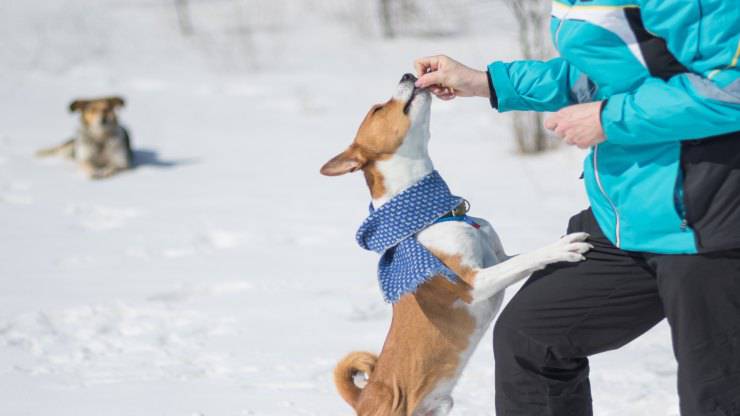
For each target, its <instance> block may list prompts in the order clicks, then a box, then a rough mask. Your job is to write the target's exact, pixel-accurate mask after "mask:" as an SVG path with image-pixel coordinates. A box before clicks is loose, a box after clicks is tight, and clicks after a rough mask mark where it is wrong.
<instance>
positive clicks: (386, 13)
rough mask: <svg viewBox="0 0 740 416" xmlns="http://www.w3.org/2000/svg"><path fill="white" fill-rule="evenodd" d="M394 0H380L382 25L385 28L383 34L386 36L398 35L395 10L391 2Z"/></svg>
mask: <svg viewBox="0 0 740 416" xmlns="http://www.w3.org/2000/svg"><path fill="white" fill-rule="evenodd" d="M392 2H393V0H380V9H379V12H380V25H381V27H382V28H383V36H385V37H386V38H393V37H396V31H395V28H394V25H393V10H392V9H391V3H392Z"/></svg>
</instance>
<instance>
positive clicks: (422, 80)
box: [416, 71, 445, 88]
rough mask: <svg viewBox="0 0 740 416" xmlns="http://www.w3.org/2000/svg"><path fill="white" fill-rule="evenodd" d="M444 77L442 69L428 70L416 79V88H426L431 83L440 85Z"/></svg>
mask: <svg viewBox="0 0 740 416" xmlns="http://www.w3.org/2000/svg"><path fill="white" fill-rule="evenodd" d="M444 79H445V74H443V73H442V71H434V72H428V73H426V74H424V75H422V76H421V77H419V79H418V80H416V86H417V87H418V88H426V87H429V86H431V85H440V86H442V85H443V84H444Z"/></svg>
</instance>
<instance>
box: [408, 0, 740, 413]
mask: <svg viewBox="0 0 740 416" xmlns="http://www.w3.org/2000/svg"><path fill="white" fill-rule="evenodd" d="M551 33H552V38H553V42H554V44H555V47H556V49H557V50H558V51H559V54H560V57H558V58H555V59H552V60H549V61H514V62H499V61H497V62H493V63H492V64H490V65H489V66H488V68H487V71H477V70H474V69H471V68H468V67H466V66H464V65H462V64H460V63H459V62H456V61H454V60H452V59H450V58H448V57H446V56H443V55H440V56H432V57H427V58H421V59H418V60H417V61H416V69H417V72H418V73H419V80H418V81H417V86H418V87H426V88H430V89H431V91H432V92H433V93H434V94H435V95H436V96H438V97H439V98H441V99H444V100H449V99H453V98H455V97H458V96H482V97H488V98H490V102H491V105H492V106H493V107H494V108H496V109H498V111H501V112H505V111H512V110H517V111H541V112H552V113H553V114H551V115H549V116H548V117H547V118H546V119H545V127H546V128H548V129H549V130H551V131H553V132H554V134H555V135H557V136H559V137H560V138H562V139H563V140H564V141H565V142H566V143H568V144H571V145H576V146H578V147H580V148H584V149H585V148H590V152H589V153H588V156H587V157H586V159H585V161H584V166H583V171H584V175H583V179H584V184H585V188H586V192H587V195H588V198H589V202H590V205H591V207H590V208H589V209H588V210H586V211H583V212H581V213H579V214H577V215H576V216H574V217H573V218H572V219H571V221H570V224H569V226H568V230H569V231H570V232H572V231H587V232H589V233H590V234H591V241H592V243H593V244H594V246H595V248H594V250H592V252H591V253H589V254H588V256H587V258H588V260H587V261H585V262H583V263H578V264H574V265H556V266H553V267H549V268H547V269H545V270H543V271H542V272H538V273H536V274H534V275H533V276H532V277H531V278H530V280H529V281H528V282H527V283H526V284H525V285H524V287H523V288H522V289H521V290H520V291H519V293H517V295H516V296H515V297H514V298H513V299H512V301H511V302H510V303H509V305H507V307H506V309H505V310H504V312H503V313H502V315H501V317H500V318H499V320H498V322H497V324H496V328H495V331H494V351H495V356H496V408H497V412H498V414H500V415H520V414H521V415H525V414H526V415H590V414H591V413H592V410H591V396H590V389H589V385H588V360H587V357H588V356H590V355H593V354H596V353H599V352H602V351H606V350H610V349H614V348H618V347H621V346H622V345H624V344H626V343H628V342H629V341H631V340H632V339H634V338H636V337H637V336H639V335H640V334H642V333H644V332H645V331H647V330H648V329H649V328H650V327H652V326H654V325H655V324H656V323H657V322H659V321H660V320H662V319H663V318H667V319H668V323H669V324H670V326H671V331H672V336H673V339H672V341H673V347H674V352H675V355H676V358H677V361H678V365H679V367H678V368H679V370H678V392H679V397H680V406H681V411H682V414H684V415H740V65H739V63H738V61H739V60H740V3H739V2H738V0H633V1H625V0H558V1H554V2H553V3H552V18H551Z"/></svg>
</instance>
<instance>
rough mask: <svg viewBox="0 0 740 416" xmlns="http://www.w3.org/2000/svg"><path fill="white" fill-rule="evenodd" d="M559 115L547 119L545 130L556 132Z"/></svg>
mask: <svg viewBox="0 0 740 416" xmlns="http://www.w3.org/2000/svg"><path fill="white" fill-rule="evenodd" d="M558 118H559V117H558V114H557V113H555V114H551V115H549V116H547V117H545V123H544V124H545V128H546V129H548V130H555V129H556V128H557V127H558Z"/></svg>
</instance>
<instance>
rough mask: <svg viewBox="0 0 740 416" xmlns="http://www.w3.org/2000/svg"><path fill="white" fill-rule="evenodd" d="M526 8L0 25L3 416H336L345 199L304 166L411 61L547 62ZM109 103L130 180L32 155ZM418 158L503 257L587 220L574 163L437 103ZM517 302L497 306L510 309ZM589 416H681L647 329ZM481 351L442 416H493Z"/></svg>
mask: <svg viewBox="0 0 740 416" xmlns="http://www.w3.org/2000/svg"><path fill="white" fill-rule="evenodd" d="M548 15H549V5H548V4H547V2H544V1H540V0H527V1H525V0H522V1H518V2H511V3H509V4H506V3H505V2H503V1H500V0H459V1H455V2H450V1H442V0H427V1H424V2H422V1H420V0H419V1H417V0H377V1H368V0H364V1H359V0H326V1H317V0H97V1H90V0H87V1H86V0H55V1H39V0H3V1H2V2H0V105H1V107H0V110H1V111H0V224H1V225H0V236H2V238H1V239H0V414H2V415H14V416H16V415H55V416H58V415H75V416H80V415H83V416H86V415H106V416H107V415H132V414H136V415H188V416H194V415H201V416H205V415H207V416H211V415H239V416H244V415H321V416H326V415H346V414H349V408H348V407H347V406H346V405H345V404H344V403H343V402H342V401H341V399H340V398H339V396H338V395H337V394H336V393H335V392H334V386H333V383H332V381H331V370H332V368H333V366H334V364H335V363H336V361H337V360H338V359H339V358H340V357H342V356H343V355H344V354H345V353H346V352H349V351H351V350H369V351H379V350H380V347H381V345H382V341H383V339H384V337H385V333H386V329H387V327H388V324H389V322H390V307H389V306H388V305H386V304H384V303H383V302H382V298H381V296H380V293H379V291H378V288H377V284H376V280H375V264H376V262H377V257H376V256H375V255H374V254H372V253H368V252H365V251H363V250H362V249H360V248H359V247H358V246H356V244H355V242H354V238H353V237H354V232H355V230H356V228H357V226H359V224H360V223H361V221H362V220H363V218H364V217H365V215H366V214H367V211H366V210H367V202H368V198H369V196H368V193H367V190H366V188H365V183H364V180H363V179H362V177H361V175H347V176H344V177H339V178H326V177H322V176H320V175H319V174H318V169H319V167H320V166H321V165H322V164H323V163H324V162H325V161H326V160H328V159H329V158H330V157H332V156H333V155H335V154H336V153H338V152H340V151H341V150H343V149H344V147H346V146H347V145H349V143H350V142H351V140H352V138H353V136H354V133H355V131H356V129H357V126H358V125H359V122H360V121H361V120H362V118H363V117H364V114H365V112H366V111H367V109H368V108H369V107H370V106H371V105H372V104H373V103H376V102H381V101H384V100H386V99H387V98H388V97H390V96H391V94H392V93H393V91H394V89H395V86H396V83H397V81H398V80H399V79H400V77H401V75H402V74H403V73H404V72H411V71H412V70H413V67H412V62H413V60H414V59H415V58H417V57H420V56H424V55H430V54H438V53H445V54H447V55H450V56H452V57H454V58H456V59H458V60H460V61H462V62H464V63H466V64H468V65H470V66H473V67H477V68H481V69H482V68H484V67H485V66H486V65H487V64H488V63H490V62H491V61H493V60H511V59H517V58H522V57H527V58H543V57H547V56H550V55H551V54H552V51H551V49H550V48H549V46H546V45H549V36H548V35H547V33H546V32H545V31H543V30H541V29H542V28H543V27H545V26H546V19H547V16H548ZM110 94H120V95H121V96H123V97H124V98H126V101H127V105H126V107H125V108H123V109H122V111H121V112H120V121H121V122H122V124H124V125H125V126H126V127H127V128H128V129H129V131H130V133H131V137H132V143H133V147H134V156H135V159H136V163H137V167H136V169H134V170H131V171H127V172H123V173H121V174H119V175H116V176H115V177H113V178H111V179H107V180H101V181H90V180H88V179H85V178H84V177H83V176H82V175H81V174H80V172H79V171H78V169H77V168H76V166H75V165H74V164H73V163H71V162H69V161H66V160H63V159H60V158H51V159H43V160H41V159H36V158H34V157H33V154H34V152H35V151H36V150H37V149H39V148H41V147H45V146H49V145H54V144H57V143H60V142H62V141H64V140H66V139H68V138H69V137H71V136H72V135H73V134H74V132H75V130H76V128H77V126H78V125H79V116H78V115H74V114H69V113H68V111H67V106H68V104H69V102H70V101H72V100H73V99H74V98H78V97H91V96H92V97H94V96H101V95H110ZM432 113H433V115H432V144H431V155H432V159H433V160H434V162H435V165H436V167H437V168H438V170H439V171H440V172H441V173H442V175H443V176H444V177H445V178H446V180H447V182H448V183H449V184H450V186H451V188H452V190H453V192H454V193H456V194H458V195H461V196H464V197H466V198H467V199H468V200H470V202H471V203H472V214H473V215H476V216H482V217H485V218H487V219H488V220H489V221H490V222H492V223H493V225H494V227H495V228H496V229H497V231H498V233H499V234H500V235H501V237H502V239H503V241H504V245H505V247H506V249H507V251H508V252H509V253H517V252H521V251H525V250H530V249H534V248H536V247H538V246H540V245H542V244H546V243H549V242H551V241H554V240H555V239H556V238H558V237H559V236H560V235H561V234H563V232H564V229H565V226H566V224H567V219H568V218H569V216H570V215H572V214H574V213H575V212H577V211H578V210H580V209H582V208H584V207H586V206H587V202H586V199H585V196H584V192H583V191H582V189H581V186H582V185H581V182H580V181H579V179H578V177H579V175H580V172H581V163H582V162H581V161H582V158H583V153H582V152H580V151H578V150H577V149H571V148H566V147H559V146H555V145H553V142H552V141H548V139H547V138H546V137H545V136H544V133H543V132H542V131H541V128H540V127H539V126H540V124H539V118H538V116H536V115H535V116H533V115H526V114H519V115H515V116H512V115H500V114H498V113H496V112H495V111H494V110H492V109H491V108H490V106H489V104H488V103H487V102H486V101H485V100H482V99H458V100H454V101H452V102H441V101H435V102H434V104H433V108H432ZM515 290H516V288H512V289H510V290H509V295H508V296H509V297H510V296H511V294H512V293H514V292H515ZM592 368H593V371H592V372H593V376H592V377H593V378H592V382H593V387H594V396H595V407H596V411H597V413H598V414H600V415H620V416H622V415H643V414H648V413H649V414H651V415H677V414H678V408H677V400H676V399H675V397H674V396H675V393H674V391H675V388H674V384H675V365H674V363H673V358H672V353H671V351H670V340H669V334H668V331H667V329H666V327H665V325H663V324H661V325H659V326H658V327H657V328H656V329H654V330H653V331H651V332H650V333H648V334H647V335H646V336H644V337H642V338H641V339H639V340H638V341H636V342H634V343H633V344H631V345H629V346H627V347H626V348H625V349H623V350H620V351H618V352H613V353H607V354H603V355H600V356H598V357H596V358H595V359H594V360H593V361H592ZM492 398H493V358H492V352H491V343H490V336H487V337H485V338H484V341H483V342H482V343H481V345H480V347H479V349H478V351H477V353H476V355H475V357H474V358H473V361H472V362H471V364H470V365H469V367H468V369H467V371H466V372H465V374H464V376H463V378H462V380H461V381H460V385H459V387H458V389H457V390H456V393H455V399H456V407H455V410H454V411H453V414H454V415H484V414H492V412H493V399H492Z"/></svg>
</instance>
